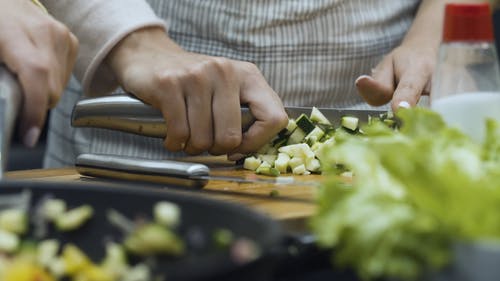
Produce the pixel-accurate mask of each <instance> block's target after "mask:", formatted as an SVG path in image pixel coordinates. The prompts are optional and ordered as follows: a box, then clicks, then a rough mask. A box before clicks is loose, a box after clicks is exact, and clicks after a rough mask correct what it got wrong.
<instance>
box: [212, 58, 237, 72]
mask: <svg viewBox="0 0 500 281" xmlns="http://www.w3.org/2000/svg"><path fill="white" fill-rule="evenodd" d="M208 65H209V67H210V68H212V69H213V70H214V71H216V72H217V73H220V74H226V73H231V72H232V71H233V62H232V61H231V60H230V59H227V58H222V57H213V58H212V59H210V60H209V61H208Z"/></svg>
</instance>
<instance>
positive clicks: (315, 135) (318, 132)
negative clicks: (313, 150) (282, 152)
mask: <svg viewBox="0 0 500 281" xmlns="http://www.w3.org/2000/svg"><path fill="white" fill-rule="evenodd" d="M324 134H325V132H324V131H323V130H322V129H321V128H319V127H318V126H316V127H314V130H312V131H311V132H310V133H309V134H308V135H307V136H306V137H305V140H306V143H307V144H308V145H309V146H312V145H313V144H314V143H315V142H316V141H318V140H319V139H321V137H323V135H324Z"/></svg>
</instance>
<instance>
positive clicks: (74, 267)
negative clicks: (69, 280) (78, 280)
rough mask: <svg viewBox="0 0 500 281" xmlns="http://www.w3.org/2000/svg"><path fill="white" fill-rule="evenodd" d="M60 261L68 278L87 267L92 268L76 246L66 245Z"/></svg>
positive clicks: (90, 263)
mask: <svg viewBox="0 0 500 281" xmlns="http://www.w3.org/2000/svg"><path fill="white" fill-rule="evenodd" d="M62 259H63V262H64V266H65V269H66V273H67V274H68V275H70V276H72V275H75V274H77V273H79V272H81V271H83V270H85V269H86V268H87V267H90V266H92V262H91V261H90V259H89V258H88V257H87V255H85V253H84V252H82V251H81V250H80V249H79V248H78V247H77V246H75V245H73V244H67V245H66V246H64V249H63V252H62Z"/></svg>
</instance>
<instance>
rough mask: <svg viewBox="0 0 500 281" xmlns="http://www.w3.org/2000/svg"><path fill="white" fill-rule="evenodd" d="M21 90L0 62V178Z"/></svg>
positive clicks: (20, 98) (18, 106)
mask: <svg viewBox="0 0 500 281" xmlns="http://www.w3.org/2000/svg"><path fill="white" fill-rule="evenodd" d="M22 99H23V92H22V90H21V86H20V85H19V83H18V81H17V79H16V76H15V75H14V74H13V73H12V72H10V71H9V69H7V67H6V66H5V65H4V64H1V63H0V114H1V118H0V120H1V121H2V122H0V142H1V143H0V148H1V150H2V151H1V154H0V159H1V160H0V165H1V167H0V178H1V177H2V176H3V171H4V170H5V168H6V165H7V159H8V157H7V156H8V151H9V146H10V141H11V138H12V133H13V132H14V128H15V126H16V118H17V113H18V111H19V108H20V106H21V101H22Z"/></svg>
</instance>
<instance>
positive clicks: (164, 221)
mask: <svg viewBox="0 0 500 281" xmlns="http://www.w3.org/2000/svg"><path fill="white" fill-rule="evenodd" d="M153 215H154V218H155V221H156V222H157V223H159V224H161V225H164V226H167V227H175V226H177V225H178V224H179V222H180V220H181V209H180V208H179V206H178V205H177V204H174V203H172V202H167V201H160V202H158V203H156V204H155V205H154V207H153Z"/></svg>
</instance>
